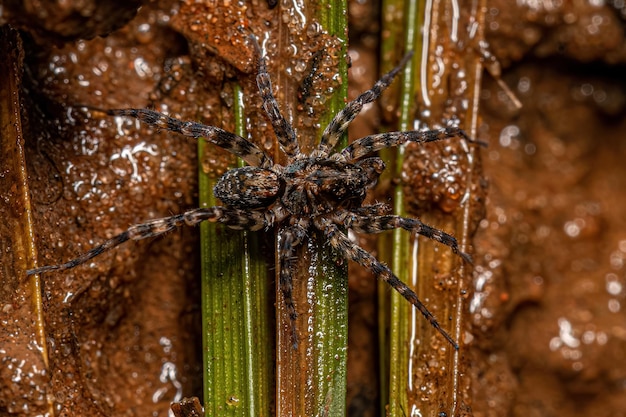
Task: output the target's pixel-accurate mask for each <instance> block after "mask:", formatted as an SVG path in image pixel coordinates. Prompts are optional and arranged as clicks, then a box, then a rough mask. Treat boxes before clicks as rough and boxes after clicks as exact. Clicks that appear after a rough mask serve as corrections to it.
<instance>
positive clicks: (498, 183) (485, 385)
mask: <svg viewBox="0 0 626 417" xmlns="http://www.w3.org/2000/svg"><path fill="white" fill-rule="evenodd" d="M66 3H71V2H66ZM83 3H85V2H83ZM126 3H130V2H126ZM355 3H359V5H358V8H355V9H353V13H354V14H353V16H356V15H357V12H358V18H357V19H355V22H358V23H359V24H360V25H361V26H353V28H354V33H355V34H357V33H358V34H359V35H358V36H359V38H358V39H357V38H354V42H353V44H354V45H355V47H356V50H359V51H360V52H361V55H360V59H361V60H362V61H360V62H359V60H355V62H354V64H355V65H354V68H353V71H356V70H357V69H359V70H362V69H363V68H365V69H367V68H371V67H372V64H371V63H370V64H363V62H365V63H367V62H375V57H374V54H373V53H372V52H371V51H372V49H373V48H375V47H376V41H375V39H374V36H373V35H372V32H373V28H375V27H376V21H377V20H376V13H372V12H371V9H369V8H368V7H367V6H370V7H372V5H371V4H369V3H367V2H365V6H364V5H363V2H355ZM520 3H524V2H516V3H515V2H509V1H499V2H498V1H494V2H492V4H491V5H490V6H489V7H490V8H489V11H488V16H489V18H488V22H487V25H488V29H489V30H488V34H489V35H488V36H489V40H490V42H491V48H492V51H493V52H494V53H495V55H496V56H497V57H498V58H499V59H500V61H501V62H502V63H503V64H504V67H505V69H504V71H503V75H502V79H503V81H504V82H505V84H506V85H508V86H510V87H511V88H512V90H513V91H514V93H515V95H516V96H517V97H518V98H519V99H520V101H521V102H522V104H523V107H522V108H521V109H516V108H515V107H514V106H513V105H512V103H511V101H510V99H509V98H508V97H507V96H506V94H504V92H503V90H502V88H501V86H500V85H498V83H497V82H496V81H495V80H494V79H493V78H491V77H490V76H486V77H485V81H484V84H483V90H482V94H481V95H482V101H481V111H480V114H481V117H482V123H481V125H480V134H479V139H482V140H484V141H486V142H488V143H489V147H488V148H486V149H484V150H483V151H482V160H483V165H484V172H485V178H486V179H487V181H488V183H489V185H488V199H487V211H486V213H487V217H486V219H484V220H483V221H482V222H481V223H480V227H479V232H478V234H477V236H476V238H475V240H474V242H473V247H474V254H473V256H474V259H475V265H474V268H475V269H474V275H473V279H474V294H473V295H472V297H471V302H470V313H471V317H472V329H471V330H472V332H471V334H472V336H471V340H469V342H470V346H471V355H472V358H473V365H474V366H473V368H472V369H473V372H474V374H473V383H472V387H473V397H472V404H471V406H472V410H473V415H475V416H553V415H555V416H556V415H559V416H561V417H565V416H567V417H569V416H588V415H593V416H623V415H625V414H626V411H625V410H626V388H625V387H626V314H625V313H624V310H622V307H621V304H622V303H624V302H626V267H625V262H624V259H626V216H624V209H623V207H624V206H626V201H625V204H621V203H620V201H621V200H620V199H622V198H624V196H625V195H626V194H625V193H623V192H621V191H620V190H624V189H626V165H625V164H624V163H623V160H624V159H625V157H626V142H624V140H623V138H624V137H626V134H625V132H626V117H624V116H625V114H626V79H625V77H624V76H623V74H624V73H625V71H626V67H625V63H626V42H625V39H624V30H625V29H624V28H625V27H626V17H625V16H626V9H625V8H623V7H622V8H618V6H617V5H618V3H619V2H606V3H607V4H604V2H602V3H603V5H602V6H591V5H589V4H586V2H585V4H584V5H582V4H578V3H580V2H560V3H559V2H543V3H541V2H527V4H525V5H521V6H518V5H517V4H520ZM540 3H541V6H534V5H536V4H540ZM514 4H516V5H514ZM619 4H621V3H619ZM549 5H551V6H550V7H548V6H549ZM131 6H132V4H127V5H120V10H119V16H120V17H118V18H117V19H112V21H111V19H109V21H106V20H105V21H104V23H102V22H100V23H99V25H93V27H92V26H90V27H89V28H88V33H89V34H90V35H91V36H94V35H95V34H96V33H95V32H97V33H108V32H109V31H110V30H112V29H113V28H114V27H118V26H121V20H126V19H129V18H130V16H132V15H133V14H134V8H133V7H131ZM123 7H124V10H122V8H123ZM178 7H179V6H178V3H177V2H175V1H168V0H162V1H160V2H156V3H151V4H149V5H147V6H145V7H144V8H142V9H141V11H140V12H139V14H138V15H137V17H136V18H135V19H134V20H132V21H130V23H128V24H127V25H124V26H123V27H122V28H121V29H119V30H117V31H115V32H114V33H112V34H110V35H109V36H107V37H105V38H99V37H98V38H95V39H93V40H91V41H76V42H73V43H66V44H64V45H63V46H61V47H59V48H54V47H51V46H50V45H49V44H48V45H45V42H44V43H42V39H48V38H47V37H50V38H49V39H50V43H51V42H55V43H56V42H61V41H63V40H66V39H67V38H68V37H74V36H77V35H81V34H83V35H84V32H83V31H76V30H75V31H72V30H68V29H67V28H66V27H65V25H66V22H67V20H66V19H63V18H62V17H60V18H59V19H60V20H59V21H60V22H65V23H64V25H61V24H60V23H59V25H61V26H62V28H57V29H55V27H54V24H53V23H54V21H53V19H52V18H51V17H50V18H49V19H48V20H46V22H45V23H46V27H45V28H43V29H42V28H40V29H35V30H34V31H35V33H37V42H35V40H30V39H29V38H28V35H26V39H25V46H24V49H25V56H26V60H25V67H26V73H25V88H26V91H25V96H26V107H27V108H28V109H31V110H30V111H29V121H30V125H29V135H28V136H27V137H29V141H28V145H27V152H28V154H27V157H26V158H27V161H28V163H29V167H28V169H29V173H30V177H31V183H30V187H31V192H32V199H33V204H34V209H35V213H34V217H35V225H36V235H37V242H38V249H39V255H40V261H39V262H40V264H50V263H56V262H58V261H61V260H66V259H70V258H72V257H73V256H74V255H75V254H76V253H80V252H83V251H84V250H86V249H88V248H90V247H92V246H93V244H95V243H98V242H100V241H101V240H102V238H104V237H110V236H112V235H114V234H116V233H119V232H120V231H122V230H123V229H124V228H125V227H126V226H127V225H129V224H133V223H138V222H141V221H143V220H145V219H148V218H156V217H161V216H166V215H169V214H171V213H178V212H180V211H182V210H184V209H185V208H188V207H192V206H194V197H195V195H194V193H195V191H194V190H195V187H196V183H195V179H194V178H195V174H194V172H195V171H196V161H195V144H194V143H193V142H190V141H181V140H179V138H176V137H175V136H173V135H168V134H164V133H161V132H155V131H154V130H153V129H148V128H146V127H145V126H141V125H138V124H135V122H133V121H129V120H110V118H103V117H101V115H99V114H98V113H97V112H86V111H84V110H81V109H79V108H78V106H79V105H90V106H96V107H102V108H119V107H149V106H152V105H154V106H157V109H160V110H167V111H168V112H169V113H171V114H176V115H179V116H181V117H182V118H185V119H202V118H203V116H204V115H205V114H209V113H211V114H216V113H217V114H221V115H222V116H221V117H222V118H223V122H224V123H225V124H226V125H228V123H230V116H229V115H228V114H229V113H228V111H227V110H228V109H227V107H228V97H229V95H228V94H227V93H226V94H224V93H221V90H220V88H219V87H220V85H221V80H222V78H223V77H235V76H242V77H244V78H245V77H248V78H249V74H250V72H251V71H252V68H251V65H250V62H251V61H250V59H251V57H249V56H247V55H245V54H243V55H242V52H241V51H239V52H237V51H233V50H230V51H224V50H216V51H214V52H215V53H216V54H217V55H219V56H222V57H223V56H226V57H229V58H228V59H225V61H226V62H227V63H229V64H232V65H233V67H230V66H228V65H227V63H225V62H224V61H222V60H221V59H216V58H214V57H213V56H212V55H210V54H209V55H199V54H201V53H203V52H202V51H199V50H196V49H194V48H193V47H191V48H189V47H188V46H187V45H188V42H187V41H191V44H192V45H194V42H193V41H194V39H195V38H194V36H196V35H194V33H195V31H194V30H191V29H189V28H190V27H191V26H190V25H189V24H188V23H189V22H188V21H185V20H184V19H183V18H181V17H179V18H178V20H176V19H174V21H173V20H172V16H173V14H174V13H173V10H174V9H177V8H178ZM19 13H20V11H19V10H18V11H14V12H13V15H14V16H21V17H19V18H15V23H16V24H20V25H21V26H22V27H28V28H30V27H29V24H35V23H33V22H32V21H30V20H29V19H27V18H25V17H24V16H22V15H20V14H19ZM268 13H270V12H268ZM7 16H10V14H8V15H7ZM172 22H173V23H172ZM367 22H369V23H367ZM107 23H108V24H107ZM100 24H102V25H103V26H104V27H101V26H100ZM184 28H187V29H189V30H190V31H189V32H187V31H186V30H185V29H184ZM215 30H218V29H215ZM85 31H87V29H85ZM374 32H375V31H374ZM51 33H57V35H51ZM229 59H230V61H229ZM368 60H369V61H368ZM231 61H232V62H231ZM365 73H366V75H364V76H363V77H364V78H365V80H367V81H363V83H364V85H371V82H372V80H374V79H375V77H376V75H375V74H371V73H370V74H367V71H365ZM224 74H226V75H224ZM252 82H253V81H252V80H251V79H249V80H248V83H252ZM358 90H362V88H359V89H358ZM220 94H222V95H220ZM279 101H280V102H281V103H282V101H281V99H280V98H279ZM251 107H252V106H251ZM216 109H217V110H216ZM221 109H223V110H221ZM369 117H370V121H369V122H364V124H357V125H356V126H355V130H353V131H352V132H351V134H353V135H356V136H363V135H364V134H367V133H362V132H369V131H371V130H376V128H377V123H374V122H372V121H371V120H377V115H376V113H374V114H372V113H370V114H369ZM362 120H364V119H362ZM265 129H268V126H265ZM357 129H358V132H359V133H355V132H357ZM600 145H602V146H600ZM213 158H214V159H213V160H212V161H211V163H209V164H208V165H211V166H215V165H217V166H224V163H225V162H228V161H227V157H225V156H223V155H221V156H217V157H216V156H214V157H213ZM225 159H226V160H225ZM217 171H219V169H217ZM217 171H216V175H217V174H219V172H217ZM0 232H2V233H4V229H3V228H0ZM195 236H196V235H195V231H193V230H187V229H183V230H180V231H177V232H175V233H171V234H169V235H168V236H166V237H165V238H163V239H157V240H155V241H152V242H141V243H130V244H127V245H124V246H122V247H121V248H119V249H118V250H116V251H114V252H110V253H106V254H104V255H102V256H100V257H99V258H97V262H96V261H94V263H93V267H91V268H83V269H81V270H80V271H78V270H70V271H66V272H64V273H62V274H54V275H53V274H50V275H48V276H46V278H45V281H44V288H43V297H44V302H45V307H46V310H45V328H46V329H47V345H48V350H49V356H50V361H51V362H50V366H49V368H48V369H50V375H47V376H42V375H40V374H37V371H36V370H37V366H36V365H37V364H36V361H35V360H32V359H31V356H32V354H31V351H32V350H33V349H36V346H34V343H29V339H28V337H29V335H28V334H25V333H26V332H20V331H19V330H20V321H19V316H20V314H22V313H21V310H16V309H15V308H16V307H15V306H16V305H18V304H19V303H18V302H17V301H13V302H12V303H11V302H3V306H2V308H1V311H2V317H3V327H2V329H0V342H1V343H0V360H1V361H2V367H3V370H2V371H0V415H15V416H18V415H24V416H26V415H38V414H44V413H45V412H46V411H47V408H46V407H47V406H46V403H47V401H46V400H45V398H42V395H45V393H46V392H47V393H48V395H53V396H54V400H53V401H52V402H53V403H54V404H55V408H56V409H55V413H56V414H57V415H68V416H75V415H76V416H78V415H90V416H99V415H129V416H134V415H138V416H139V415H141V416H143V415H166V413H167V409H168V408H169V403H170V402H171V401H173V400H175V399H178V398H179V395H180V393H181V392H183V393H184V395H185V396H191V395H200V389H199V388H200V384H201V372H200V367H201V365H200V356H199V352H200V344H201V341H200V338H199V337H198V336H197V335H199V334H200V330H199V317H198V314H199V311H198V310H199V306H198V300H197V298H196V297H195V295H194V294H195V293H196V291H197V288H196V285H197V283H196V280H193V279H189V277H192V276H195V274H196V272H197V267H196V253H195V249H194V248H195V243H196V242H195V240H196V237H195ZM3 259H4V258H3ZM5 265H6V264H5ZM0 273H3V274H4V273H6V272H5V269H2V271H0ZM370 278H371V277H370ZM2 280H3V282H8V281H5V278H4V275H3V277H2ZM370 283H374V280H372V279H369V278H368V279H362V280H358V281H355V283H351V288H352V290H354V291H353V292H354V294H353V299H351V311H352V312H354V314H353V315H352V316H351V324H350V328H351V335H350V342H351V348H350V350H349V351H350V352H351V356H350V371H349V372H350V377H349V387H350V393H349V401H350V403H349V410H350V415H376V412H377V410H378V409H379V408H378V407H379V405H378V404H377V392H378V387H377V384H378V382H377V375H376V367H374V366H371V364H372V363H377V359H376V354H377V352H376V349H375V348H373V347H376V346H377V341H376V336H375V332H376V320H375V319H373V317H375V308H374V307H373V305H374V300H375V297H374V296H373V291H374V290H375V285H370ZM2 294H3V297H4V295H7V294H9V295H7V297H10V294H12V293H11V291H9V290H7V288H3V292H2ZM7 297H4V298H3V301H5V300H6V298H7ZM39 369H41V368H39ZM22 374H23V375H24V377H22V378H19V377H18V375H22ZM48 378H49V380H50V382H45V381H47V379H48ZM44 383H47V384H49V385H48V388H47V389H44V388H41V387H40V386H39V385H40V384H44ZM42 393H44V394H42ZM50 393H52V394H50Z"/></svg>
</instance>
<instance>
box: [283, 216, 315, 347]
mask: <svg viewBox="0 0 626 417" xmlns="http://www.w3.org/2000/svg"><path fill="white" fill-rule="evenodd" d="M307 228H308V222H305V221H301V222H294V224H293V225H289V226H287V227H286V228H284V229H281V230H280V232H279V233H278V259H279V260H280V262H279V264H280V272H279V284H280V290H281V291H282V293H283V299H284V302H285V307H286V308H287V313H288V314H289V319H290V320H291V337H292V342H293V346H294V348H297V347H298V334H297V330H296V319H297V318H298V313H297V312H296V306H295V304H294V302H293V274H294V271H295V269H296V255H295V254H296V249H297V248H298V246H300V245H301V244H302V241H303V240H304V239H305V238H306V233H307Z"/></svg>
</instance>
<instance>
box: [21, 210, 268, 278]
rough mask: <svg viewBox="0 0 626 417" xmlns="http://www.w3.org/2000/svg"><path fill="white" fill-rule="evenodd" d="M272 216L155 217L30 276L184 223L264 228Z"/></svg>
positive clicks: (197, 213) (198, 213)
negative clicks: (74, 256) (204, 222)
mask: <svg viewBox="0 0 626 417" xmlns="http://www.w3.org/2000/svg"><path fill="white" fill-rule="evenodd" d="M268 219H271V217H270V216H266V215H265V214H264V213H261V212H258V211H244V210H239V209H233V208H229V207H219V206H217V207H206V208H197V209H193V210H189V211H186V212H184V213H182V214H177V215H175V216H170V217H164V218H161V219H154V220H150V221H147V222H145V223H142V224H136V225H133V226H131V227H129V228H128V229H127V230H126V231H124V232H122V233H120V234H119V235H117V236H114V237H112V238H111V239H109V240H107V241H105V242H104V243H102V244H100V245H98V246H96V247H94V248H93V249H91V250H89V251H87V252H85V253H83V254H82V255H80V256H78V257H77V258H75V259H72V260H71V261H68V262H66V263H64V264H59V265H48V266H42V267H40V268H34V269H29V270H28V271H26V275H35V274H40V273H42V272H48V271H63V270H66V269H70V268H74V267H75V266H78V265H81V264H84V263H85V262H87V261H89V260H90V259H92V258H95V257H96V256H98V255H100V254H102V253H104V252H106V251H108V250H109V249H113V248H114V247H116V246H119V245H121V244H122V243H124V242H126V241H127V240H142V239H147V238H151V237H156V236H159V235H162V234H164V233H166V232H168V231H170V230H172V229H174V228H177V227H181V226H183V225H188V226H195V225H197V224H198V223H200V222H203V221H209V222H213V223H215V222H219V223H223V224H225V225H226V226H228V227H230V228H231V229H246V230H253V231H254V230H260V229H261V228H264V227H265V228H267V227H270V226H272V224H271V220H268Z"/></svg>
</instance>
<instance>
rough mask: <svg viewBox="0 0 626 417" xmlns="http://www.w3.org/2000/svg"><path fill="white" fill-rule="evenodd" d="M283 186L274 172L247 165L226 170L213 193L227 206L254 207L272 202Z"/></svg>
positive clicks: (265, 205)
mask: <svg viewBox="0 0 626 417" xmlns="http://www.w3.org/2000/svg"><path fill="white" fill-rule="evenodd" d="M283 188H284V186H283V183H282V182H281V181H280V180H279V179H278V175H276V173H275V172H273V171H270V170H268V169H264V168H259V167H252V166H247V167H243V168H237V169H231V170H230V171H228V172H226V173H225V174H224V175H223V176H222V177H221V178H220V179H219V181H218V182H217V185H215V188H214V189H213V194H215V197H217V198H219V199H220V200H222V202H223V203H224V204H226V205H227V206H231V207H235V208H240V209H254V208H260V207H267V206H268V205H270V204H272V203H273V202H274V201H275V200H276V198H278V196H279V195H280V193H281V192H282V190H283Z"/></svg>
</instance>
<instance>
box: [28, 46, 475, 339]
mask: <svg viewBox="0 0 626 417" xmlns="http://www.w3.org/2000/svg"><path fill="white" fill-rule="evenodd" d="M253 43H254V44H255V48H256V51H257V53H258V54H259V61H258V74H257V77H256V81H257V85H258V88H259V93H260V95H261V99H262V102H263V108H264V109H265V112H266V113H267V116H268V119H269V121H270V122H271V124H272V127H273V129H274V132H275V134H276V138H277V139H278V143H279V144H280V148H281V149H282V151H283V152H284V153H285V155H286V157H287V163H286V165H285V166H283V165H280V164H276V163H274V162H273V161H272V159H271V158H270V157H269V156H268V155H267V154H266V153H265V152H263V151H262V150H261V149H260V148H259V147H258V146H256V145H255V144H253V143H252V142H250V141H248V140H247V139H244V138H243V137H241V136H238V135H236V134H234V133H231V132H227V131H225V130H223V129H220V128H218V127H215V126H207V125H203V124H201V123H197V122H191V121H181V120H178V119H175V118H172V117H169V116H166V115H164V114H161V113H158V112H156V111H153V110H147V109H117V110H102V111H104V112H105V113H106V114H108V115H111V116H128V117H134V118H136V119H139V120H140V121H142V122H144V123H147V124H149V125H151V126H155V127H157V128H162V129H166V130H170V131H173V132H177V133H180V134H182V135H184V136H187V137H190V138H199V137H202V138H204V140H205V141H207V142H209V143H212V144H214V145H217V146H219V147H221V148H223V149H225V150H227V151H229V152H231V153H232V154H234V155H236V156H238V157H239V158H241V159H243V160H244V161H245V162H247V163H248V164H249V165H248V166H245V167H243V168H234V169H231V170H229V171H227V172H226V173H225V174H224V175H223V176H222V177H221V178H220V179H219V181H218V183H217V185H216V186H215V188H214V190H213V192H214V194H215V196H216V197H217V198H219V199H220V200H221V201H222V202H223V204H224V205H223V206H216V207H208V208H197V209H193V210H189V211H186V212H184V213H182V214H178V215H175V216H170V217H165V218H161V219H155V220H150V221H147V222H145V223H141V224H136V225H134V226H131V227H129V228H128V230H126V231H125V232H122V233H121V234H119V235H117V236H115V237H113V238H111V239H109V240H107V241H105V242H104V243H102V244H100V245H98V246H96V247H94V248H93V249H91V250H89V251H88V252H85V253H83V254H82V255H80V256H78V257H77V258H75V259H72V260H70V261H68V262H66V263H63V264H59V265H49V266H42V267H39V268H34V269H31V270H28V271H27V274H28V275H34V274H40V273H43V272H49V271H55V270H56V271H62V270H65V269H69V268H74V267H76V266H78V265H81V264H83V263H85V262H87V261H88V260H90V259H92V258H94V257H96V256H98V255H100V254H101V253H103V252H105V251H108V250H110V249H112V248H114V247H116V246H118V245H120V244H122V243H123V242H126V241H127V240H141V239H146V238H150V237H154V236H159V235H161V234H163V233H165V232H167V231H169V230H172V229H174V228H177V227H180V226H182V225H185V224H186V225H189V226H193V225H197V224H199V223H200V222H203V221H209V222H219V223H223V224H225V225H226V226H228V227H230V228H233V229H245V230H252V231H256V230H260V229H270V228H272V227H274V226H277V225H285V227H284V228H280V229H279V230H280V232H279V234H278V254H279V256H278V258H279V267H280V269H279V270H280V272H279V282H280V288H281V291H282V293H283V296H284V301H285V304H286V308H287V311H288V313H289V316H290V319H291V322H292V335H293V343H294V345H296V344H297V337H296V332H295V319H296V317H297V312H296V307H295V305H294V300H293V298H292V275H293V273H294V269H295V267H296V265H295V263H296V262H295V260H296V256H295V255H296V249H297V248H298V247H300V246H302V245H303V244H304V242H305V241H306V239H307V236H308V234H309V233H310V232H311V229H317V230H318V231H320V232H321V233H322V234H323V235H324V237H325V239H326V243H327V244H328V245H330V246H331V247H332V248H333V249H334V250H335V251H336V252H337V253H338V254H339V255H341V256H342V257H344V258H346V259H349V260H352V261H354V262H356V263H358V264H360V265H362V266H364V267H365V268H367V269H369V270H370V271H371V272H372V273H373V274H374V275H376V276H377V277H378V278H379V279H381V280H383V281H385V282H387V283H388V284H389V285H390V286H391V287H393V288H394V289H395V290H396V291H398V292H399V293H400V294H401V295H402V296H403V297H404V298H406V299H407V300H408V301H409V302H410V303H411V304H413V305H414V306H415V308H417V309H418V310H419V311H420V312H421V313H422V314H423V315H424V317H425V318H426V319H427V320H428V321H429V322H430V324H431V325H432V326H433V327H434V328H435V329H437V331H438V332H439V333H441V335H442V336H443V337H444V338H445V339H446V340H447V341H448V342H450V344H451V345H452V346H453V347H454V348H455V349H458V344H457V343H456V341H455V340H454V339H453V338H452V337H451V336H450V335H449V334H448V333H447V332H446V331H445V330H443V329H442V328H441V326H440V324H439V322H438V321H437V320H436V319H435V317H434V316H433V314H432V313H430V311H428V309H427V308H426V307H425V306H424V304H423V303H422V302H421V301H420V300H419V299H418V297H417V295H416V294H415V293H414V292H413V291H412V290H411V289H410V288H409V287H408V286H407V285H406V284H405V283H404V282H402V281H401V280H400V279H399V278H398V277H396V276H395V275H394V274H393V272H392V271H391V270H390V269H389V267H387V266H386V265H385V264H383V263H381V262H380V261H378V260H377V259H376V258H375V257H374V256H373V255H371V254H370V253H368V252H367V251H365V250H364V249H362V248H361V247H359V246H358V245H357V244H355V243H354V242H352V241H351V240H350V239H349V238H348V236H347V234H346V232H345V231H344V229H346V230H353V231H355V232H358V233H379V232H382V231H385V230H391V229H396V228H402V229H405V230H407V231H409V232H411V233H418V234H420V235H423V236H426V237H427V238H429V239H433V240H435V241H437V242H440V243H443V244H444V245H447V246H449V247H450V248H451V249H452V251H453V252H454V253H456V254H458V255H459V256H460V257H461V258H463V259H464V260H465V261H466V262H471V259H470V257H469V255H467V254H465V253H463V252H461V250H460V249H459V246H458V244H457V241H456V239H455V238H454V237H452V236H451V235H449V234H447V233H445V232H443V231H441V230H438V229H435V228H432V227H430V226H427V225H425V224H423V223H422V222H421V221H419V220H418V219H412V218H406V217H400V216H396V215H393V214H388V213H389V208H388V206H387V205H385V204H373V205H363V201H364V199H365V195H366V192H367V190H368V189H370V188H372V187H373V186H374V185H375V184H376V182H377V180H378V177H379V176H380V174H381V173H382V172H383V170H384V169H385V164H384V163H383V161H382V160H381V159H380V158H378V157H375V156H370V157H368V155H370V154H372V153H374V152H376V151H378V150H381V149H385V148H390V147H393V146H399V145H402V144H404V143H407V142H416V143H426V142H435V141H440V140H444V139H449V138H454V137H460V138H463V139H465V140H467V141H470V142H473V143H475V141H473V140H471V139H470V138H469V137H468V136H467V135H466V134H465V133H464V132H463V131H462V130H461V129H459V128H457V127H446V128H443V129H439V130H429V131H410V132H389V133H380V134H375V135H371V136H366V137H364V138H361V139H358V140H356V141H354V142H353V143H352V144H351V145H349V146H347V147H345V148H344V149H342V150H341V151H338V152H334V151H333V149H334V148H335V146H336V145H337V142H338V141H339V139H340V138H341V136H342V135H343V134H344V133H345V131H346V130H347V128H348V125H349V124H350V122H352V120H353V119H354V118H355V117H356V116H357V114H358V113H359V112H360V111H361V109H362V108H363V106H364V105H365V104H367V103H371V102H373V101H374V100H376V99H377V98H378V97H379V96H380V95H381V93H382V92H383V90H385V88H387V87H388V86H389V85H390V84H391V82H392V81H393V79H394V77H395V76H396V75H397V74H398V73H399V72H400V71H401V70H402V68H403V67H404V66H405V65H406V63H407V62H408V60H409V59H410V57H411V56H412V53H408V54H406V55H405V56H404V58H403V59H402V60H401V61H400V63H399V64H398V65H397V66H396V67H395V68H394V69H392V70H391V71H390V72H389V73H387V74H385V75H384V76H383V77H382V78H381V79H380V80H378V81H377V82H376V83H375V84H374V86H373V87H372V88H371V89H370V90H368V91H365V92H364V93H362V94H361V95H360V96H358V97H357V98H356V99H355V100H352V101H351V102H349V103H348V104H347V105H346V107H345V108H344V109H343V110H341V111H340V112H339V113H338V114H337V115H336V116H335V117H334V118H333V120H332V121H331V122H330V123H329V124H328V126H327V127H326V129H325V130H324V133H323V134H322V138H321V141H320V143H319V145H318V146H317V148H316V149H315V150H314V151H313V152H311V154H310V155H306V154H304V153H302V152H301V151H300V147H299V145H298V140H297V138H296V134H295V131H294V129H293V127H292V126H291V124H290V123H289V122H288V121H287V120H286V119H285V118H284V117H283V115H282V114H281V112H280V110H279V108H278V103H277V102H276V99H275V98H274V95H273V93H272V84H271V81H270V76H269V74H268V72H267V67H266V63H265V58H264V57H263V55H262V53H261V50H260V48H259V46H258V44H256V42H255V41H254V40H253Z"/></svg>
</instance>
